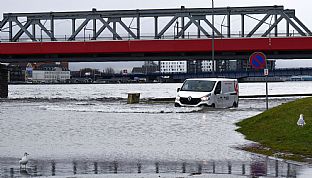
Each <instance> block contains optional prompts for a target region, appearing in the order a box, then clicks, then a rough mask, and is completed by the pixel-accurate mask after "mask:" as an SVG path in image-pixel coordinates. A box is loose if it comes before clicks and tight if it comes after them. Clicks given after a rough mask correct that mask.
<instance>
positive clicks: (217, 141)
mask: <svg viewBox="0 0 312 178" xmlns="http://www.w3.org/2000/svg"><path fill="white" fill-rule="evenodd" d="M308 84H311V83H308ZM258 85H262V84H253V85H250V84H246V85H244V84H242V85H241V86H240V87H241V88H242V89H241V91H240V94H241V95H244V94H245V95H247V94H249V93H251V92H250V91H249V90H254V91H255V90H258V89H257V88H261V87H259V86H258ZM289 85H294V83H290V84H289ZM160 86H161V87H160ZM178 86H179V84H146V85H144V84H132V85H80V86H77V85H29V86H19V85H18V86H10V88H9V89H10V93H11V94H10V98H9V99H8V100H1V101H0V103H1V107H0V115H1V117H0V130H1V133H0V138H1V139H0V174H1V176H2V177H3V176H12V175H21V174H22V173H21V172H20V170H19V164H18V160H19V159H20V158H21V156H22V155H23V154H24V152H27V153H29V154H30V156H29V158H30V161H29V164H28V165H27V166H28V168H27V169H26V170H24V171H26V172H24V173H25V174H26V176H27V174H29V175H32V176H39V175H44V176H70V175H75V174H91V175H94V174H114V173H117V174H125V173H126V174H137V173H140V172H141V173H142V174H143V173H153V174H159V173H163V174H164V173H182V174H183V173H187V174H192V173H209V174H213V173H218V174H231V175H254V174H261V175H265V176H275V175H276V174H277V175H292V176H293V175H295V176H296V175H299V174H300V172H301V170H302V169H303V168H304V167H303V166H301V165H298V164H297V163H291V162H287V161H283V160H277V162H276V159H271V158H265V157H261V156H258V155H253V154H251V153H248V152H245V151H241V150H239V149H237V147H239V146H241V145H245V144H250V143H251V142H250V141H247V140H245V139H244V136H243V135H241V134H239V133H237V132H236V131H235V129H236V126H235V123H236V122H238V121H240V120H242V119H245V118H248V117H251V116H254V115H256V114H259V113H261V112H262V111H264V110H265V101H264V100H263V99H241V100H240V103H239V107H238V108H233V109H209V108H197V107H191V108H176V107H174V106H173V103H170V102H169V103H168V102H163V103H161V102H160V103H149V102H144V99H146V98H169V97H174V96H175V91H176V87H178ZM278 86H279V87H280V85H278ZM309 86H312V85H309ZM131 87H132V88H131ZM75 88H76V89H75ZM120 88H122V89H120ZM286 89H288V90H289V87H287V88H286ZM286 89H283V92H281V91H280V92H277V93H287V92H290V91H287V90H286ZM305 89H306V88H305ZM271 90H272V92H273V91H275V89H271ZM133 91H136V92H140V91H141V92H140V93H142V98H143V101H142V102H141V103H139V104H132V105H128V104H126V99H125V98H126V97H127V93H128V92H133ZM310 91H312V87H311V88H310ZM297 92H298V91H297ZM48 93H50V95H48ZM257 94H258V93H257ZM260 94H261V93H260ZM294 99H295V98H271V99H270V107H273V106H276V105H279V104H282V103H286V102H289V101H292V100H294ZM157 170H158V171H157Z"/></svg>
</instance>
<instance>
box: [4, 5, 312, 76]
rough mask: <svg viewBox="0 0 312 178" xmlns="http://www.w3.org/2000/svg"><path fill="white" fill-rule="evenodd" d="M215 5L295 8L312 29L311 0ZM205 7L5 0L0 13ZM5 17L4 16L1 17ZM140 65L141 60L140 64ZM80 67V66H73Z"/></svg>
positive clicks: (201, 6) (282, 63)
mask: <svg viewBox="0 0 312 178" xmlns="http://www.w3.org/2000/svg"><path fill="white" fill-rule="evenodd" d="M214 2H215V7H227V6H231V7H242V6H273V5H283V6H284V7H285V8H286V9H295V10H296V16H297V17H298V18H299V19H300V20H301V21H302V22H303V23H304V24H305V25H306V26H307V27H308V28H309V29H312V20H311V12H309V11H311V7H312V1H311V0H261V1H259V0H257V1H256V0H214ZM181 6H185V7H186V8H191V7H192V8H196V7H198V8H203V7H207V8H209V7H211V0H2V2H1V6H0V14H3V13H9V12H12V13H16V12H50V11H86V10H91V9H92V8H96V9H97V10H124V9H156V8H157V9H158V8H179V7H181ZM0 19H2V17H1V18H0ZM137 64H138V63H131V64H130V65H127V66H123V65H122V64H121V63H118V65H114V64H112V63H105V64H98V63H96V64H91V66H93V67H94V66H95V65H96V66H98V68H105V67H106V66H113V67H116V68H118V70H119V69H121V68H126V67H128V66H133V65H137ZM139 64H140V63H139ZM292 65H293V66H295V65H296V66H299V67H300V66H302V67H304V66H310V67H312V62H309V61H307V60H305V61H303V62H302V61H301V62H298V61H295V62H289V61H286V62H285V61H282V62H278V63H277V67H288V66H292ZM71 67H72V69H76V68H78V67H79V65H77V64H75V65H71Z"/></svg>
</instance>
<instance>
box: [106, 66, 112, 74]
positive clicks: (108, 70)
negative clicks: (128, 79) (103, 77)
mask: <svg viewBox="0 0 312 178" xmlns="http://www.w3.org/2000/svg"><path fill="white" fill-rule="evenodd" d="M104 71H105V73H106V74H114V73H115V70H114V69H113V68H111V67H107V68H106V69H105V70H104Z"/></svg>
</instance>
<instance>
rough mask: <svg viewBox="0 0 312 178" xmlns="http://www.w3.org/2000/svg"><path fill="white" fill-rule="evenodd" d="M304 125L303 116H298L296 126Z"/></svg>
mask: <svg viewBox="0 0 312 178" xmlns="http://www.w3.org/2000/svg"><path fill="white" fill-rule="evenodd" d="M304 124H305V122H304V119H303V114H300V117H299V119H298V121H297V125H298V126H301V127H303V126H304Z"/></svg>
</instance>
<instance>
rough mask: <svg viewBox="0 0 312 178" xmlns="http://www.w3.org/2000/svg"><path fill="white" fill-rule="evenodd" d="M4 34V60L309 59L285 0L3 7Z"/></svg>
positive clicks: (304, 32)
mask: <svg viewBox="0 0 312 178" xmlns="http://www.w3.org/2000/svg"><path fill="white" fill-rule="evenodd" d="M212 17H213V18H212ZM212 19H216V22H215V23H214V21H213V20H212ZM60 24H61V25H60ZM147 32H148V33H147ZM151 33H152V34H151ZM64 34H65V35H64ZM146 34H148V35H146ZM0 38H1V39H0V40H1V43H0V62H3V63H10V62H47V61H68V62H107V61H146V60H152V61H160V60H209V59H211V56H212V51H214V53H215V59H216V60H229V59H248V57H249V55H250V54H251V53H253V52H254V51H261V52H264V53H265V54H266V55H267V57H268V58H269V59H312V33H311V31H310V30H309V29H308V28H307V27H306V26H305V25H304V24H303V23H302V22H301V21H300V20H299V19H298V18H297V17H296V15H295V10H292V9H284V7H283V6H260V7H226V8H213V9H212V8H185V7H183V6H182V7H181V8H178V9H149V10H117V11H97V10H96V9H92V11H79V12H46V13H6V14H4V15H3V19H2V20H1V21H0ZM212 45H214V50H212V49H213V48H212Z"/></svg>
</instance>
